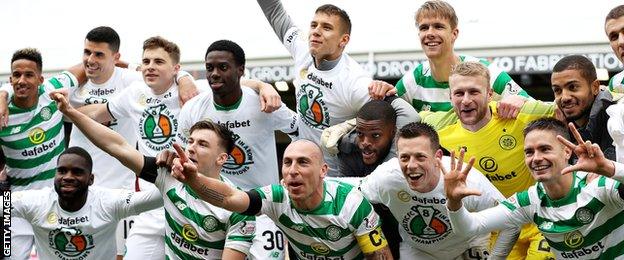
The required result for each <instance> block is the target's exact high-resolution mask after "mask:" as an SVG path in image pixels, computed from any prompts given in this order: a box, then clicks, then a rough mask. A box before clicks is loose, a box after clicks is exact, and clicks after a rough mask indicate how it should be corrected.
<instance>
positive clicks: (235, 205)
mask: <svg viewBox="0 0 624 260" xmlns="http://www.w3.org/2000/svg"><path fill="white" fill-rule="evenodd" d="M173 148H175V150H176V152H177V153H178V158H176V159H174V160H173V166H172V167H171V175H172V176H173V177H174V178H176V179H178V180H179V181H181V182H183V183H185V184H186V185H188V186H189V187H191V189H193V191H195V192H196V193H197V195H198V196H199V197H200V198H201V199H202V200H204V201H206V202H208V203H210V204H212V205H215V206H217V207H220V208H224V209H226V210H229V211H233V212H238V213H243V214H246V213H247V212H248V211H249V210H248V209H249V207H250V203H249V202H250V197H249V193H246V192H244V191H241V190H238V189H235V188H233V187H232V186H230V185H228V184H226V183H225V182H222V181H221V180H219V179H215V178H210V177H207V176H204V175H203V174H199V173H198V172H197V166H196V165H195V164H194V163H193V162H191V161H189V160H188V157H187V156H186V154H185V153H184V150H183V149H182V147H181V146H180V145H179V144H177V143H176V144H174V145H173ZM250 193H251V192H250ZM246 215H255V213H253V214H246Z"/></svg>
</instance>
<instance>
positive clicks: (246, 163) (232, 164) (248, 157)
mask: <svg viewBox="0 0 624 260" xmlns="http://www.w3.org/2000/svg"><path fill="white" fill-rule="evenodd" d="M233 139H234V143H235V145H234V149H232V152H230V154H229V156H228V159H227V160H226V161H225V163H224V164H223V170H222V171H223V172H224V173H226V174H231V175H241V174H243V173H246V172H247V171H249V167H250V165H251V164H253V163H254V161H253V153H252V152H251V148H249V146H248V145H247V144H245V142H243V140H241V138H240V136H239V135H237V134H233Z"/></svg>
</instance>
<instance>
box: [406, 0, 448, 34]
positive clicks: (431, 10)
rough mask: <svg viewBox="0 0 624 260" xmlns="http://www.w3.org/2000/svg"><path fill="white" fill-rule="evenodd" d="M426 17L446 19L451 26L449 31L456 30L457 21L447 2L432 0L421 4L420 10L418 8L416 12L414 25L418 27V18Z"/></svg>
mask: <svg viewBox="0 0 624 260" xmlns="http://www.w3.org/2000/svg"><path fill="white" fill-rule="evenodd" d="M427 16H428V17H437V18H444V19H447V20H448V21H449V23H450V24H451V29H455V28H457V24H458V22H457V20H458V19H457V15H456V14H455V9H453V7H452V6H451V5H450V4H449V3H447V2H444V1H440V0H433V1H427V2H425V3H424V4H422V5H421V6H420V8H418V11H416V16H415V18H416V25H418V20H420V18H423V17H427Z"/></svg>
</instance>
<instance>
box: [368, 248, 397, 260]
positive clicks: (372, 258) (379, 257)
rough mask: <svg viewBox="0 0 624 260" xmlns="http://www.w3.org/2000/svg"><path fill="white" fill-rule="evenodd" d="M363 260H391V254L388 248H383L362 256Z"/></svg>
mask: <svg viewBox="0 0 624 260" xmlns="http://www.w3.org/2000/svg"><path fill="white" fill-rule="evenodd" d="M364 258H365V259H366V260H392V259H393V258H392V253H391V252H390V248H389V247H388V246H385V247H383V248H382V249H379V250H377V251H374V252H371V253H368V254H364Z"/></svg>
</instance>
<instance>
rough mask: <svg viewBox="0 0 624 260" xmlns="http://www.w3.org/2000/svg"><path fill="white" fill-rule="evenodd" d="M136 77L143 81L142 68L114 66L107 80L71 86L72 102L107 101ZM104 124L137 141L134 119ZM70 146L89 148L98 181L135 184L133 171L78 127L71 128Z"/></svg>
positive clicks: (115, 186)
mask: <svg viewBox="0 0 624 260" xmlns="http://www.w3.org/2000/svg"><path fill="white" fill-rule="evenodd" d="M135 81H139V82H142V81H143V78H142V77H141V73H140V72H138V71H135V70H130V69H123V68H118V67H115V71H114V72H113V75H112V76H111V77H110V79H108V81H106V82H105V83H102V84H95V83H93V82H92V81H88V82H87V83H86V84H85V85H84V86H82V87H73V88H70V89H69V103H70V104H71V105H72V106H73V107H81V106H85V105H91V104H105V103H107V102H108V101H109V100H110V99H111V98H113V97H114V96H116V95H119V93H120V92H121V91H122V90H123V89H125V88H127V87H129V86H130V85H131V84H132V83H133V82H135ZM104 125H106V126H108V127H109V128H110V129H112V130H113V131H115V132H117V133H118V134H120V135H122V136H123V137H124V139H126V142H128V143H129V144H135V143H136V141H137V139H136V135H135V134H134V127H133V124H132V120H129V119H126V118H122V119H121V120H113V121H111V122H107V123H105V124H104ZM69 146H80V147H82V148H84V149H85V150H87V151H88V152H89V154H90V155H91V158H93V172H94V173H95V175H96V176H95V182H94V184H95V185H98V186H101V187H107V188H113V189H118V188H126V189H133V188H134V187H133V185H134V179H135V176H134V173H133V172H132V171H130V170H129V169H128V168H126V167H125V166H123V165H122V164H121V162H119V161H118V160H117V159H115V158H113V157H112V156H110V155H109V154H107V153H105V152H104V151H102V150H101V149H100V148H97V147H96V146H95V145H94V144H93V143H91V141H89V139H87V137H86V136H85V135H84V134H83V133H82V131H80V129H78V128H77V127H74V128H73V129H72V132H71V135H70V138H69Z"/></svg>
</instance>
